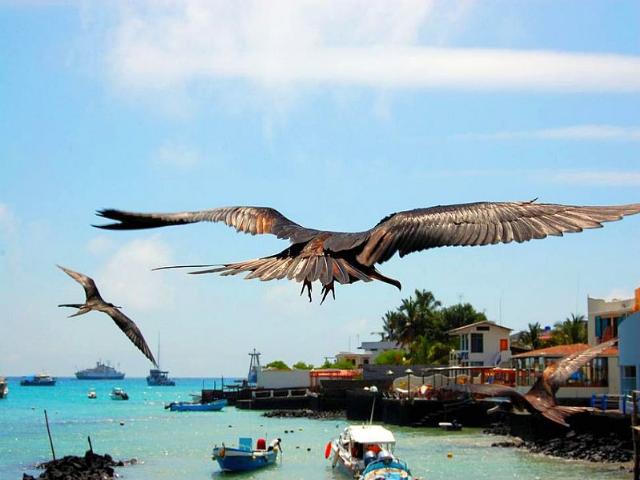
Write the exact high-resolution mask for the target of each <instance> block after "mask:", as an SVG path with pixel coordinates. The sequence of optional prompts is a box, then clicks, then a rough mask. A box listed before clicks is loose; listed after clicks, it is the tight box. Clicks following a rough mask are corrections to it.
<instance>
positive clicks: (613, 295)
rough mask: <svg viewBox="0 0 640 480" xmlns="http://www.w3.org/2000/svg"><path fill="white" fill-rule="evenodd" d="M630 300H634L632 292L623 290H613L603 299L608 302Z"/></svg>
mask: <svg viewBox="0 0 640 480" xmlns="http://www.w3.org/2000/svg"><path fill="white" fill-rule="evenodd" d="M631 298H634V292H633V291H631V290H628V289H624V288H615V289H613V290H611V291H610V292H609V294H608V295H605V297H604V299H605V300H607V301H609V302H611V301H613V300H629V299H631Z"/></svg>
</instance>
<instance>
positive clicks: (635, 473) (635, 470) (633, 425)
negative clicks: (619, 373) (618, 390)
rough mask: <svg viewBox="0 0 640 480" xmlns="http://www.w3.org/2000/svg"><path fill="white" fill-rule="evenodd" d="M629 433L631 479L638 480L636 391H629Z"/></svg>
mask: <svg viewBox="0 0 640 480" xmlns="http://www.w3.org/2000/svg"><path fill="white" fill-rule="evenodd" d="M631 401H632V402H633V405H632V409H631V435H632V438H633V480H640V439H639V438H638V436H640V432H638V391H637V390H634V391H633V392H631Z"/></svg>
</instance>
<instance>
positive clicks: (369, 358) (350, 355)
mask: <svg viewBox="0 0 640 480" xmlns="http://www.w3.org/2000/svg"><path fill="white" fill-rule="evenodd" d="M376 356H377V355H375V356H374V354H373V353H372V352H364V353H359V352H340V353H338V354H336V362H345V361H346V362H349V363H351V364H352V365H353V366H354V368H363V367H364V366H365V365H369V364H373V363H374V359H375V357H376Z"/></svg>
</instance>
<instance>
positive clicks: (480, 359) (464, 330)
mask: <svg viewBox="0 0 640 480" xmlns="http://www.w3.org/2000/svg"><path fill="white" fill-rule="evenodd" d="M510 332H511V329H510V328H507V327H503V326H501V325H498V324H496V323H494V322H490V321H483V322H476V323H472V324H470V325H465V326H463V327H459V328H454V329H453V330H449V331H448V332H447V333H448V334H449V335H450V336H457V337H459V344H458V349H457V350H454V351H452V352H451V355H450V356H449V365H450V366H463V367H496V366H508V365H510V361H511V343H510V339H509V333H510Z"/></svg>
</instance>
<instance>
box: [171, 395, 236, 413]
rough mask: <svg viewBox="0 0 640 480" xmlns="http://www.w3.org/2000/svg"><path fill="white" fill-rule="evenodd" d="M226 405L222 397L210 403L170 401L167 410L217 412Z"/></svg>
mask: <svg viewBox="0 0 640 480" xmlns="http://www.w3.org/2000/svg"><path fill="white" fill-rule="evenodd" d="M226 406H227V400H226V399H224V398H223V399H220V400H214V401H213V402H210V403H192V402H171V403H170V404H169V410H171V411H172V412H218V411H220V410H222V409H223V408H224V407H226ZM165 408H166V407H165Z"/></svg>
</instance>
